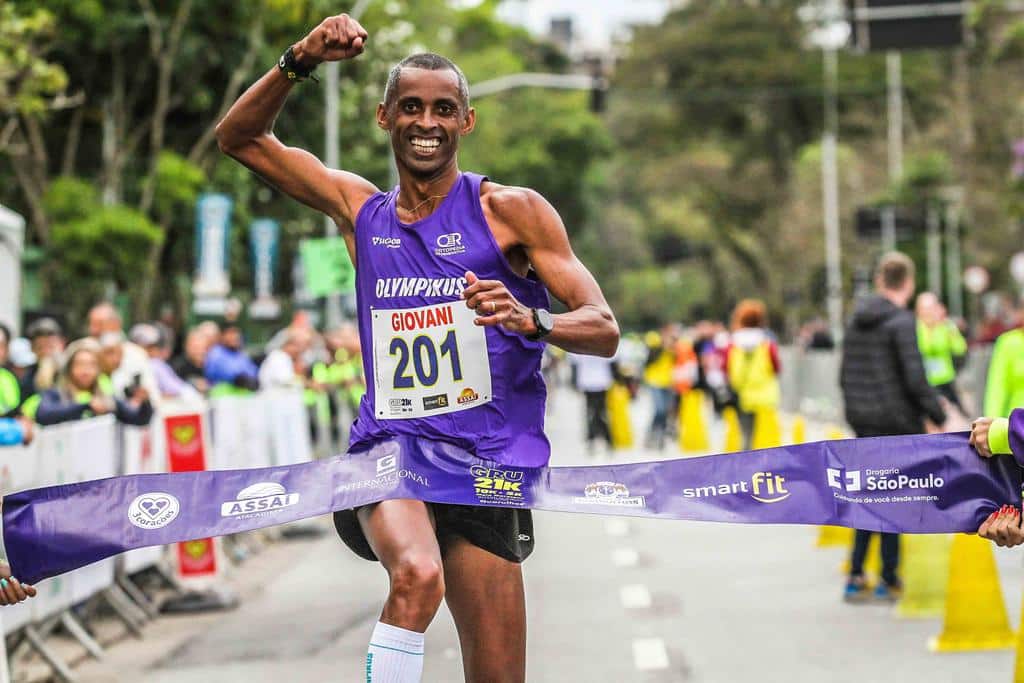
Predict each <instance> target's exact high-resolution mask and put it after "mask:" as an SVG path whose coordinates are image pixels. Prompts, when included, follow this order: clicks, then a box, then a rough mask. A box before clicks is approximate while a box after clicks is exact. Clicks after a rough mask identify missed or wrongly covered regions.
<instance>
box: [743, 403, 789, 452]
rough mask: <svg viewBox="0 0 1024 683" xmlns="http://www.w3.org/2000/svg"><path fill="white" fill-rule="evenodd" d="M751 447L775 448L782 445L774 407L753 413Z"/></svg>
mask: <svg viewBox="0 0 1024 683" xmlns="http://www.w3.org/2000/svg"><path fill="white" fill-rule="evenodd" d="M750 445H751V447H752V448H754V449H758V448H775V447H777V446H781V445H782V428H781V427H780V426H779V413H778V411H777V410H775V409H774V408H765V409H763V410H759V411H757V413H756V414H755V415H754V435H753V438H751V444H750Z"/></svg>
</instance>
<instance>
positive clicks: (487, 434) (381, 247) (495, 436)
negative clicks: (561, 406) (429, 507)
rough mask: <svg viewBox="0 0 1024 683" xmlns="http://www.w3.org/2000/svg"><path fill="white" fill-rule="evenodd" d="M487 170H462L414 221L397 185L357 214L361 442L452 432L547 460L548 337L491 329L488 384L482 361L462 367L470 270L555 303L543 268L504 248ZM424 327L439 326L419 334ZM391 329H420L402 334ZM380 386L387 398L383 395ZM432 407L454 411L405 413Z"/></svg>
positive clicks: (511, 456)
mask: <svg viewBox="0 0 1024 683" xmlns="http://www.w3.org/2000/svg"><path fill="white" fill-rule="evenodd" d="M484 180H485V178H484V177H483V176H480V175H476V174H473V173H462V174H460V175H459V178H458V180H456V182H455V184H454V185H453V186H452V189H451V191H450V192H449V193H448V196H447V197H445V199H444V200H443V201H442V202H441V204H440V206H438V207H437V208H436V209H435V211H434V213H432V214H431V215H430V216H428V217H427V218H424V219H423V220H420V221H417V222H415V223H411V224H403V223H401V222H400V221H399V220H398V214H397V212H396V210H395V205H396V199H397V197H398V188H395V189H393V190H391V191H390V192H379V193H377V194H375V195H373V196H372V197H370V199H369V200H368V201H367V202H366V204H365V205H364V206H363V208H362V209H361V210H360V211H359V215H358V216H357V217H356V225H355V233H356V234H355V236H356V259H357V267H356V302H357V308H358V318H359V336H360V341H361V343H362V348H363V369H364V371H365V374H366V378H367V382H366V384H367V387H366V394H365V395H364V396H363V399H362V402H361V403H360V406H359V416H358V418H357V420H356V422H355V424H354V425H353V426H352V435H351V446H352V447H353V448H357V449H359V448H362V447H366V446H368V445H370V444H372V443H374V442H376V441H379V440H381V439H385V438H388V437H391V436H396V435H411V436H419V437H423V438H427V439H435V440H439V441H445V442H449V443H452V444H454V445H456V446H458V447H460V448H463V449H466V450H468V451H470V452H471V453H473V454H475V455H477V456H479V457H481V458H486V459H488V460H493V461H496V462H500V463H503V464H509V465H519V466H526V467H537V466H541V465H546V464H547V462H548V459H549V457H550V454H551V449H550V444H549V443H548V440H547V437H546V436H545V435H544V403H545V399H546V397H547V389H546V387H545V385H544V379H543V377H542V375H541V371H540V365H541V356H542V355H543V352H544V343H543V342H531V341H529V340H527V339H526V338H525V337H523V336H522V335H519V334H515V333H513V332H508V331H506V330H505V329H504V328H501V327H485V328H482V329H483V332H484V334H483V335H482V338H481V339H480V340H479V341H480V344H479V345H478V347H476V348H477V349H478V350H477V353H476V354H475V355H474V357H475V358H476V362H475V363H474V366H475V372H476V375H477V376H479V375H480V374H481V373H484V374H486V372H487V371H486V366H487V365H488V364H489V366H490V370H489V374H490V391H489V393H487V392H483V391H482V390H481V383H480V382H475V383H474V382H470V381H467V380H468V376H469V375H470V374H471V371H470V369H469V368H468V367H462V366H464V365H468V360H467V358H466V356H468V355H470V354H469V353H468V351H467V349H466V348H465V347H464V346H463V344H464V343H465V339H463V341H462V342H460V341H459V339H457V336H456V332H457V331H458V329H457V325H456V326H451V325H449V323H452V315H453V313H454V314H455V317H460V316H465V315H467V314H466V312H465V311H462V310H455V309H456V307H462V308H463V309H464V308H465V302H464V301H463V300H462V299H461V298H460V294H461V293H462V290H463V289H465V287H466V281H465V273H466V271H467V270H469V271H473V273H475V274H476V275H477V277H479V278H480V279H482V280H500V281H502V282H503V283H504V284H505V286H506V287H508V289H509V291H510V292H512V294H513V296H515V297H516V298H517V299H518V300H519V301H520V302H522V303H523V304H524V305H526V306H530V307H534V308H538V307H539V308H547V307H548V295H547V290H546V289H545V288H544V286H543V285H542V284H541V283H540V282H539V281H538V280H537V279H536V276H535V274H534V273H533V271H531V272H530V273H529V277H526V278H524V277H521V276H519V275H518V274H516V273H515V272H514V271H513V270H512V268H511V267H510V266H509V264H508V261H507V260H506V259H505V255H504V254H503V253H502V252H501V249H500V248H499V247H498V244H497V242H496V241H495V239H494V235H493V233H492V232H491V229H490V227H489V226H488V225H487V220H486V218H485V217H484V212H483V208H482V207H481V205H480V184H481V183H482V182H483V181H484ZM438 304H451V306H450V307H449V306H442V307H440V308H439V309H436V310H432V311H430V312H429V313H425V312H423V311H422V310H415V311H408V310H406V309H420V308H421V307H426V306H432V305H438ZM467 310H468V309H467ZM392 321H393V323H394V325H395V327H394V328H391V327H390V325H391V324H392ZM375 322H376V323H377V331H378V332H379V334H378V335H377V336H378V337H379V338H378V339H376V340H375V339H374V338H373V337H374V334H375V333H374V324H375ZM435 323H436V324H435ZM417 326H424V327H427V328H430V329H428V330H426V332H425V333H424V334H423V335H420V336H417V334H418V332H416V331H415V328H417ZM382 327H387V329H386V330H382ZM449 327H451V329H450V330H449V329H448V328H449ZM392 329H394V330H399V329H403V330H404V329H413V331H412V332H406V333H404V336H403V333H401V332H393V331H392ZM461 330H463V331H464V332H467V334H463V335H462V336H463V337H464V338H465V337H473V336H474V330H472V328H466V327H462V328H461ZM428 333H429V334H428ZM446 333H447V334H448V336H444V335H445V334H446ZM459 334H462V333H461V332H459ZM476 334H477V335H479V333H478V332H477V333H476ZM484 340H485V341H486V353H485V352H484V351H483V341H484ZM375 341H376V343H377V344H378V347H377V348H376V349H375V348H374V342H375ZM460 353H462V357H460V355H459V354H460ZM377 365H379V366H380V367H376V366H377ZM463 374H465V375H466V376H465V377H464V376H463ZM474 384H475V386H473V385H474ZM378 385H379V386H380V387H381V389H380V391H381V394H382V397H384V396H387V397H388V398H387V400H383V398H382V400H381V401H378V400H377V393H378ZM433 386H436V387H441V388H440V389H439V390H438V393H431V394H430V395H425V392H427V391H428V390H427V389H425V388H424V387H433ZM481 393H486V395H485V396H483V397H481V396H480V394H481ZM406 396H411V398H406ZM484 401H486V402H484ZM476 403H480V404H479V405H475V404H476ZM433 409H438V412H439V413H441V411H449V410H450V411H451V412H443V414H417V415H416V416H414V417H403V416H402V413H403V412H405V411H408V412H413V410H415V411H416V412H417V413H421V412H423V411H424V410H426V411H430V410H433Z"/></svg>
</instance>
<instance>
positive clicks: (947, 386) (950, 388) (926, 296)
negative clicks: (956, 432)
mask: <svg viewBox="0 0 1024 683" xmlns="http://www.w3.org/2000/svg"><path fill="white" fill-rule="evenodd" d="M915 310H916V313H917V346H918V348H919V349H921V359H922V360H923V361H924V373H925V376H926V377H927V378H928V384H931V385H932V386H933V387H935V390H936V391H938V392H939V394H940V395H941V396H943V397H944V398H945V399H946V400H948V401H949V402H950V403H952V404H953V405H954V406H956V409H957V410H958V411H959V412H960V414H961V415H963V416H964V418H965V419H967V418H968V416H967V413H966V411H965V410H964V406H963V404H962V403H961V402H960V396H959V395H958V394H957V391H956V385H955V384H954V380H955V379H956V372H957V368H958V367H959V366H960V364H961V362H962V361H963V359H964V358H965V357H966V355H967V341H966V340H965V339H964V336H963V335H962V334H961V333H960V330H959V329H957V327H956V325H954V324H953V321H952V320H950V319H949V318H948V317H946V307H945V306H943V305H942V302H940V301H939V298H938V297H937V296H935V295H934V294H932V293H931V292H921V293H920V294H919V295H918V296H917V303H916V305H915Z"/></svg>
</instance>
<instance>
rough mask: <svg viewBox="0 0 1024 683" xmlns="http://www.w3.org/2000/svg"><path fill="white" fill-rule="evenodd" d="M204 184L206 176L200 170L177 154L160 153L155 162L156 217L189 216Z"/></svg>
mask: <svg viewBox="0 0 1024 683" xmlns="http://www.w3.org/2000/svg"><path fill="white" fill-rule="evenodd" d="M205 184H206V172H205V171H204V170H203V169H202V168H200V167H199V166H197V165H196V164H193V163H192V162H190V161H189V160H187V159H185V158H184V157H183V156H181V155H180V154H175V153H174V152H170V151H166V150H165V151H163V152H161V153H160V155H159V156H158V157H157V162H156V196H155V199H154V207H155V209H156V213H157V214H158V215H170V214H172V213H173V212H175V211H185V212H191V211H192V210H193V209H194V208H195V203H196V199H197V198H198V196H199V192H200V191H201V190H202V188H203V186H204V185H205Z"/></svg>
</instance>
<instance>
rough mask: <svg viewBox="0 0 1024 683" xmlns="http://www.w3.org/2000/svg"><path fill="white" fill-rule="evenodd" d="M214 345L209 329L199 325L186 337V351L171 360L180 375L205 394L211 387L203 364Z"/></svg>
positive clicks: (175, 370)
mask: <svg viewBox="0 0 1024 683" xmlns="http://www.w3.org/2000/svg"><path fill="white" fill-rule="evenodd" d="M217 336H218V337H219V336H220V330H218V331H217ZM212 345H213V341H212V338H211V336H210V335H209V332H208V330H203V329H201V327H197V328H196V329H194V330H192V331H191V332H189V333H188V335H187V336H186V337H185V350H184V352H182V354H181V355H179V356H178V357H176V358H175V359H174V360H172V361H171V367H172V368H174V372H175V373H176V374H177V375H178V377H180V378H181V379H183V380H185V381H186V382H188V383H189V384H190V385H191V386H192V387H193V388H194V389H195V390H196V391H198V392H199V393H201V394H205V393H206V392H207V391H209V389H210V385H209V383H208V382H207V381H206V371H205V370H204V369H203V366H204V365H205V364H206V354H207V353H208V352H209V351H210V347H211V346H212Z"/></svg>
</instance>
